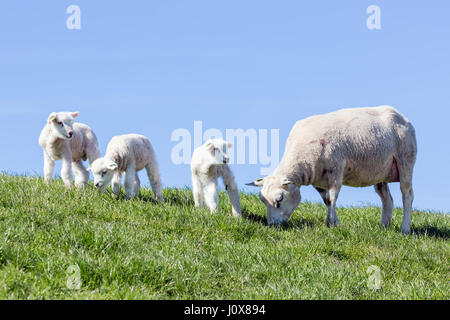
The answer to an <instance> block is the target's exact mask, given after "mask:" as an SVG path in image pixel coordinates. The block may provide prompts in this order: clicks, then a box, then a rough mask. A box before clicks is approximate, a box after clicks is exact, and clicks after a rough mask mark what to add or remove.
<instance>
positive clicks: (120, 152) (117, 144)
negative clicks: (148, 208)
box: [88, 134, 164, 202]
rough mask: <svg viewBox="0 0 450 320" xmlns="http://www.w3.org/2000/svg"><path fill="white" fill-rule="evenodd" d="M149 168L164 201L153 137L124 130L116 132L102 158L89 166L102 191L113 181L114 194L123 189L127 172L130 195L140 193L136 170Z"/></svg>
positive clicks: (127, 194)
mask: <svg viewBox="0 0 450 320" xmlns="http://www.w3.org/2000/svg"><path fill="white" fill-rule="evenodd" d="M144 168H145V169H146V171H147V175H148V178H149V180H150V184H151V186H152V190H153V192H154V193H155V195H156V198H157V199H158V201H159V202H162V201H163V200H164V199H163V195H162V184H161V179H160V175H159V169H158V163H157V161H156V156H155V152H154V150H153V147H152V145H151V143H150V141H149V140H148V139H147V138H146V137H145V136H143V135H139V134H125V135H120V136H115V137H113V138H112V139H111V141H110V142H109V144H108V146H107V148H106V154H105V156H104V157H103V158H99V159H97V160H96V161H94V162H93V163H92V165H91V167H90V168H88V170H90V171H92V173H93V175H94V185H95V187H96V188H98V189H99V190H101V191H103V190H104V188H105V187H106V186H108V185H109V184H112V191H113V194H114V195H117V194H118V193H119V192H120V184H121V180H122V174H123V173H124V172H125V192H126V197H127V199H132V198H134V197H136V196H137V195H138V194H139V190H140V181H139V177H138V175H137V172H138V171H140V170H142V169H144Z"/></svg>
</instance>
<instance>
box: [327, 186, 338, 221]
mask: <svg viewBox="0 0 450 320" xmlns="http://www.w3.org/2000/svg"><path fill="white" fill-rule="evenodd" d="M340 189H341V187H340V186H333V187H331V188H330V189H329V190H328V201H329V205H328V207H327V209H328V212H327V226H329V227H330V226H338V225H339V224H340V222H339V219H338V217H337V214H336V201H337V198H338V195H339V191H340Z"/></svg>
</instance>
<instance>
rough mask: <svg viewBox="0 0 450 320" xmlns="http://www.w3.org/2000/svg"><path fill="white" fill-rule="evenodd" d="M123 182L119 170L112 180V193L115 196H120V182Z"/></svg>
mask: <svg viewBox="0 0 450 320" xmlns="http://www.w3.org/2000/svg"><path fill="white" fill-rule="evenodd" d="M121 181H122V173H121V172H120V171H119V170H117V171H116V172H114V175H113V178H112V180H111V187H112V192H113V194H114V195H116V196H117V195H119V193H120V182H121Z"/></svg>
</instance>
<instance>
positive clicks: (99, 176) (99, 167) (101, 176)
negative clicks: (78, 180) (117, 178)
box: [88, 158, 118, 190]
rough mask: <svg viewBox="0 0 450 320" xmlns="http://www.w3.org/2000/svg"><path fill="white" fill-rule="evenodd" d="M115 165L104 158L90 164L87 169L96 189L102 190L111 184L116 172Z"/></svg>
mask: <svg viewBox="0 0 450 320" xmlns="http://www.w3.org/2000/svg"><path fill="white" fill-rule="evenodd" d="M117 168H118V167H117V164H116V163H115V162H114V161H112V160H110V159H106V158H98V159H97V160H95V161H94V162H92V164H91V166H90V167H89V168H88V170H89V171H91V172H92V175H93V176H94V185H95V187H96V188H97V189H100V190H103V189H104V188H105V187H106V186H107V185H109V184H110V183H111V180H112V178H113V176H114V171H115V170H117Z"/></svg>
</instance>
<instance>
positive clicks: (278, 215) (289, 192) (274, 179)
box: [247, 176, 300, 225]
mask: <svg viewBox="0 0 450 320" xmlns="http://www.w3.org/2000/svg"><path fill="white" fill-rule="evenodd" d="M247 185H248V186H255V187H262V188H261V190H260V192H259V198H260V199H261V201H262V202H264V204H265V205H266V207H267V223H268V224H271V225H282V224H285V223H286V221H287V220H288V219H289V218H290V217H291V215H292V213H293V212H294V210H295V208H296V207H297V206H298V204H299V202H300V188H299V187H297V186H296V185H295V184H294V183H292V182H291V181H289V180H288V179H287V178H283V177H278V176H268V177H266V178H264V179H259V180H256V181H254V182H252V183H249V184H247Z"/></svg>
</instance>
